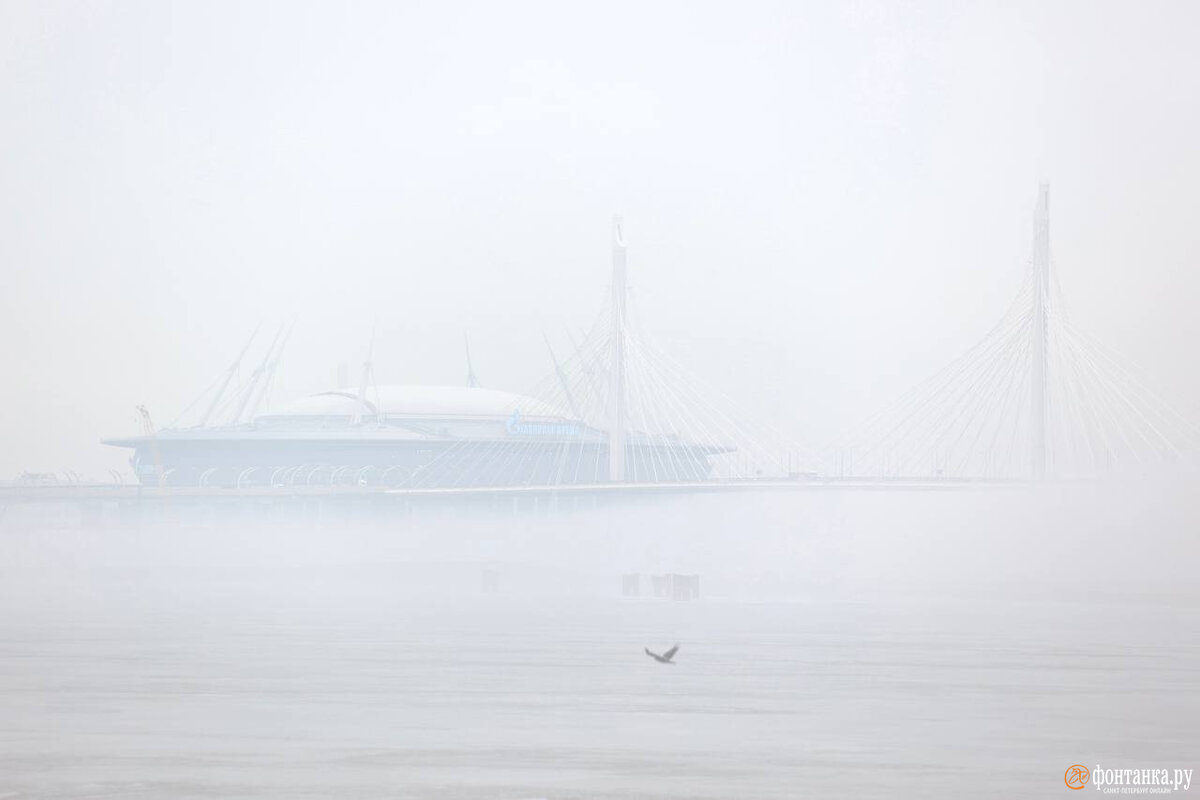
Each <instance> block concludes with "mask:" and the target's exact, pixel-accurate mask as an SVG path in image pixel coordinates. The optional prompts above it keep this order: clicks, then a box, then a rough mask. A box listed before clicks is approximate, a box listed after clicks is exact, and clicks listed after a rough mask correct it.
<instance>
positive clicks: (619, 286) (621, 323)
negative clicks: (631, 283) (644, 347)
mask: <svg viewBox="0 0 1200 800" xmlns="http://www.w3.org/2000/svg"><path fill="white" fill-rule="evenodd" d="M625 299H626V291H625V232H624V230H622V224H621V218H620V217H614V218H613V270H612V343H611V345H610V346H611V348H612V353H611V363H610V367H611V369H612V375H611V378H612V380H611V381H610V391H611V392H612V397H611V398H610V400H609V409H610V416H611V419H610V420H609V427H608V479H609V480H610V481H624V480H625Z"/></svg>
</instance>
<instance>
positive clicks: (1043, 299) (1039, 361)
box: [1029, 183, 1050, 480]
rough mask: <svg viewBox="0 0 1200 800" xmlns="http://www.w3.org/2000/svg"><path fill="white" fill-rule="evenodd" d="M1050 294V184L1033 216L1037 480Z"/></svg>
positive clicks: (1037, 476)
mask: <svg viewBox="0 0 1200 800" xmlns="http://www.w3.org/2000/svg"><path fill="white" fill-rule="evenodd" d="M1049 297H1050V186H1049V185H1048V184H1045V183H1043V184H1042V185H1041V186H1040V187H1038V203H1037V211H1036V212H1035V213H1034V218H1033V321H1032V322H1033V351H1032V352H1033V358H1032V374H1031V375H1030V380H1031V384H1030V385H1031V387H1032V391H1031V392H1030V403H1031V405H1030V409H1029V412H1030V413H1029V420H1030V434H1031V435H1030V466H1031V470H1032V474H1033V478H1034V480H1042V479H1043V478H1045V477H1046V416H1047V415H1046V377H1047V367H1048V364H1047V362H1046V338H1047V333H1048V331H1047V305H1048V302H1049Z"/></svg>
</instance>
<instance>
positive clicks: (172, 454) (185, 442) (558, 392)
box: [0, 185, 1200, 499]
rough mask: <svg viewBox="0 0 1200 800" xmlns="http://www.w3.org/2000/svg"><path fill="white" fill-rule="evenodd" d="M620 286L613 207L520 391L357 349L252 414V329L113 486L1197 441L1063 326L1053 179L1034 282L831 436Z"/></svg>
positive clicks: (1115, 462) (350, 490)
mask: <svg viewBox="0 0 1200 800" xmlns="http://www.w3.org/2000/svg"><path fill="white" fill-rule="evenodd" d="M627 284H628V281H627V261H626V243H625V236H624V230H623V227H622V224H621V221H620V220H619V219H618V220H616V221H615V222H614V228H613V250H612V281H611V285H610V291H609V293H608V297H607V301H606V302H605V303H604V305H603V307H602V308H601V309H600V311H599V313H598V314H597V315H596V317H595V320H594V322H593V323H592V325H591V326H590V328H589V329H587V330H586V331H581V332H580V334H579V336H578V337H569V346H563V344H562V343H560V344H559V348H558V350H555V349H554V348H553V347H552V346H551V343H550V342H549V340H547V342H546V346H547V349H548V355H549V356H550V363H551V364H552V366H553V368H552V370H551V371H550V372H549V373H548V374H547V375H546V377H545V378H544V379H543V380H542V381H540V382H539V383H538V385H536V386H534V387H533V388H532V389H530V390H529V391H528V392H526V393H524V394H520V395H517V394H510V393H507V392H499V391H495V390H489V389H485V388H480V386H479V380H478V378H477V376H476V374H475V371H474V368H473V366H469V367H468V380H467V385H466V386H463V387H383V388H381V387H379V386H377V385H375V384H374V370H373V368H372V365H371V356H370V355H369V354H368V357H367V360H366V362H365V363H364V365H363V370H362V377H361V381H360V382H359V385H358V387H357V388H355V387H344V388H339V389H338V390H335V391H332V392H324V393H319V394H317V395H313V396H311V397H309V398H304V399H302V400H301V401H299V403H298V404H293V405H294V407H293V408H292V410H291V412H290V413H287V414H280V413H278V412H275V411H267V412H264V413H263V414H261V415H256V410H257V409H258V408H259V407H260V406H264V405H266V406H269V405H270V403H269V399H267V398H268V396H269V393H270V387H271V385H272V377H273V375H274V373H275V370H276V368H277V367H278V364H279V361H280V357H281V353H282V349H283V345H284V344H285V343H286V340H287V338H288V332H287V331H285V330H281V331H280V333H279V334H278V335H276V337H275V340H274V341H272V342H271V344H270V347H269V348H268V350H267V353H266V355H265V356H264V357H263V358H262V360H261V362H260V363H259V366H258V367H257V368H256V369H255V370H254V371H253V373H252V374H251V376H250V380H249V381H248V382H247V383H246V384H245V385H243V386H241V387H235V388H234V390H233V391H231V392H227V391H226V390H227V389H229V388H230V387H231V383H232V382H233V378H234V376H235V375H236V374H237V372H238V365H239V364H240V362H241V360H242V356H244V355H245V354H246V350H247V349H248V347H249V344H247V348H243V352H242V354H241V355H240V356H239V357H238V359H237V360H236V361H235V362H234V364H233V365H232V366H231V367H230V369H229V370H228V371H227V372H226V373H225V374H224V375H223V376H222V377H221V378H220V379H219V380H218V381H217V382H216V384H214V388H213V389H212V390H211V393H209V394H205V395H202V396H201V397H200V398H198V399H197V403H196V404H195V405H196V407H197V408H199V409H202V416H201V418H200V421H199V423H198V424H194V425H192V426H190V427H184V428H179V427H176V426H172V427H170V428H167V429H162V430H156V429H154V427H153V425H152V423H151V422H150V418H149V414H148V412H145V410H144V409H141V411H142V414H143V422H144V426H145V432H144V435H142V436H139V437H126V438H124V439H121V440H112V441H111V442H110V443H113V444H117V445H118V446H123V447H130V448H134V449H135V456H134V459H133V462H134V466H135V471H136V472H137V475H138V478H139V481H140V485H139V486H137V487H126V488H124V489H117V487H107V489H108V490H113V489H116V490H117V491H118V492H126V493H128V492H131V491H136V492H137V493H138V494H137V496H138V497H143V496H159V495H161V496H162V497H164V498H167V497H175V496H178V497H187V498H199V497H209V496H216V495H220V496H233V495H238V494H241V495H245V496H246V497H250V498H255V499H257V498H262V497H272V496H279V497H284V496H288V497H303V498H311V497H320V496H339V497H354V496H377V495H380V494H388V495H396V496H403V497H417V496H436V497H462V496H466V495H492V496H503V495H511V496H513V497H514V498H515V497H519V496H525V495H531V494H532V495H538V494H546V493H549V494H557V495H561V496H565V495H568V494H569V495H573V496H575V497H576V498H578V497H579V496H580V495H581V494H582V495H586V494H593V495H596V494H602V493H609V494H611V493H613V492H620V493H628V492H658V491H664V492H679V491H684V492H701V491H726V490H738V489H766V488H780V489H793V488H806V489H814V488H860V489H872V488H905V489H909V488H952V487H956V486H979V485H1010V484H1013V483H1023V482H1040V481H1049V480H1077V479H1087V478H1092V477H1097V476H1100V475H1104V474H1106V473H1109V472H1114V471H1121V472H1128V471H1130V470H1131V469H1135V470H1136V469H1139V468H1143V469H1144V468H1152V467H1154V466H1155V465H1160V464H1170V463H1174V462H1187V463H1192V462H1191V458H1192V454H1194V453H1195V452H1196V447H1197V444H1198V443H1200V433H1198V432H1197V429H1196V427H1195V426H1193V425H1192V424H1191V423H1190V422H1189V421H1188V420H1187V419H1185V418H1184V417H1183V416H1182V415H1180V414H1179V413H1177V412H1175V411H1174V410H1173V409H1172V408H1171V407H1170V406H1169V405H1168V404H1167V403H1166V402H1164V401H1163V400H1162V399H1160V398H1159V397H1158V396H1157V395H1156V394H1154V392H1152V391H1151V390H1150V389H1148V388H1147V386H1146V384H1145V382H1144V381H1142V380H1141V379H1140V378H1139V377H1138V376H1137V374H1136V373H1135V372H1134V371H1133V370H1132V369H1131V368H1129V367H1127V366H1125V365H1124V364H1122V362H1121V360H1120V359H1119V358H1118V357H1117V356H1116V355H1115V354H1113V353H1112V352H1111V351H1110V350H1108V349H1107V348H1105V347H1104V346H1102V345H1101V344H1099V343H1098V342H1096V341H1095V340H1094V339H1092V338H1091V337H1089V336H1088V335H1087V334H1086V333H1084V332H1083V331H1081V330H1080V329H1079V328H1078V327H1076V326H1075V325H1074V324H1072V322H1071V320H1070V318H1069V316H1068V313H1067V307H1066V303H1065V301H1064V299H1063V292H1062V289H1061V287H1060V286H1059V282H1058V279H1057V276H1056V274H1055V270H1054V262H1053V258H1052V251H1051V246H1050V194H1049V189H1048V187H1047V186H1044V185H1043V186H1042V187H1041V188H1040V191H1039V194H1038V199H1037V205H1036V210H1035V214H1034V226H1033V247H1032V251H1031V255H1030V259H1029V264H1028V270H1027V271H1026V275H1025V280H1024V283H1023V285H1022V286H1021V287H1020V289H1019V291H1018V292H1017V294H1016V296H1015V298H1014V299H1013V301H1012V303H1011V304H1010V306H1009V307H1008V309H1007V311H1005V313H1004V314H1003V315H1001V317H1000V319H999V321H998V322H996V324H995V325H994V326H993V327H992V329H991V330H990V331H989V332H988V333H987V334H986V335H985V336H984V337H983V338H982V339H981V340H980V341H978V342H977V343H975V344H974V345H973V346H972V347H970V348H969V349H968V350H967V351H966V352H965V353H964V354H963V355H962V356H961V357H959V358H958V359H956V360H954V361H953V362H952V363H950V364H948V365H947V366H946V367H944V368H943V369H942V370H940V371H939V372H938V373H937V374H935V375H934V376H933V377H931V378H930V379H928V380H927V381H925V382H923V383H921V384H919V385H917V386H916V387H914V388H913V389H912V390H911V391H909V392H908V393H906V394H905V395H904V396H902V397H900V398H899V399H898V400H897V401H896V402H895V403H894V404H892V405H891V406H889V407H887V408H885V409H883V410H881V411H880V412H879V413H877V414H876V415H874V416H873V417H871V418H870V419H869V420H867V421H866V423H865V424H863V425H862V426H861V427H860V428H859V429H857V430H856V431H854V432H852V433H850V434H847V435H845V436H844V437H842V438H841V440H839V441H838V442H836V443H835V444H834V445H833V446H831V447H824V448H822V449H817V448H814V447H811V446H805V445H803V444H801V443H797V442H795V441H793V440H792V439H791V438H790V437H788V436H786V435H784V434H782V433H780V432H778V431H776V430H772V429H771V428H770V427H768V426H767V425H764V424H762V423H761V422H758V421H756V418H755V417H754V416H753V415H751V414H747V413H744V412H742V411H740V410H739V409H738V408H737V404H736V402H735V401H733V400H731V399H730V398H728V397H725V396H723V395H721V394H720V393H718V392H715V391H714V390H712V389H711V388H709V387H706V386H704V385H702V384H701V383H700V382H699V381H697V380H696V379H694V378H693V377H691V376H690V375H689V374H688V372H687V370H686V369H684V368H682V367H681V366H680V364H679V363H677V362H676V361H675V360H673V359H672V358H671V357H669V356H668V355H666V354H665V353H663V352H662V351H661V350H659V349H658V348H656V347H655V346H654V345H653V343H652V342H651V341H650V337H649V336H648V335H647V334H646V330H645V327H644V326H643V324H642V321H641V319H640V316H639V314H638V311H637V307H636V304H635V303H633V302H631V298H630V292H629V290H628V285H627ZM342 383H343V384H344V383H345V382H344V381H343V382H342ZM389 388H390V393H389V391H385V389H389ZM418 406H419V407H420V409H424V411H423V413H420V414H418V413H416V409H417V407H418ZM430 408H436V409H437V410H436V411H435V412H429V411H428V409H430ZM217 419H220V420H221V422H216V423H214V422H212V420H217ZM93 490H94V491H96V492H100V493H101V494H103V492H104V491H105V490H106V489H105V487H99V486H97V487H92V488H91V489H88V490H86V491H84V489H83V487H80V486H78V485H74V486H72V485H58V486H53V487H45V486H43V487H29V486H15V487H2V488H0V495H2V496H3V497H4V498H8V499H13V498H26V496H28V497H49V496H51V495H55V494H61V495H63V496H64V497H68V499H69V498H71V497H75V496H76V495H79V494H80V492H81V491H83V494H85V495H86V494H87V493H88V492H92V491H93ZM88 496H89V497H90V496H91V495H88Z"/></svg>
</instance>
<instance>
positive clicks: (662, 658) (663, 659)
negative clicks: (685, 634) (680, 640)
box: [645, 645, 679, 664]
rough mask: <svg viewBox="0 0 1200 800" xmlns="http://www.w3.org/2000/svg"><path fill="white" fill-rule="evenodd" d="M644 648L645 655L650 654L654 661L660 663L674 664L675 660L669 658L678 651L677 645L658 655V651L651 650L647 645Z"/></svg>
mask: <svg viewBox="0 0 1200 800" xmlns="http://www.w3.org/2000/svg"><path fill="white" fill-rule="evenodd" d="M645 650H646V655H648V656H650V657H651V658H653V659H654V660H655V661H657V662H658V663H660V664H674V663H675V662H674V661H672V660H671V659H672V658H674V657H675V654H676V653H678V652H679V645H675V646H674V647H672V648H671V649H670V650H668V651H667V652H665V653H663V654H662V655H659V654H658V653H655V652H653V651H652V650H651V649H650V648H649V647H647V648H645Z"/></svg>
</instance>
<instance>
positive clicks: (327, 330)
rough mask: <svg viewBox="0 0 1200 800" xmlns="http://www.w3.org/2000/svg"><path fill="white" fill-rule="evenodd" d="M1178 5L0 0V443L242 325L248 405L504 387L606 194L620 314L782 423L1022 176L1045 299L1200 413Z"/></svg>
mask: <svg viewBox="0 0 1200 800" xmlns="http://www.w3.org/2000/svg"><path fill="white" fill-rule="evenodd" d="M1195 15H1196V11H1195V10H1194V9H1193V8H1192V7H1191V6H1190V5H1189V4H1183V3H1180V4H1171V3H1162V4H1154V5H1152V6H1151V7H1149V8H1137V7H1133V6H1126V5H1117V4H1100V5H1097V4H1094V3H1084V4H1072V3H1060V4H1053V5H1050V6H1047V5H1046V4H1042V3H994V4H977V3H976V4H969V5H964V4H954V3H945V4H939V3H930V4H911V5H907V6H903V7H893V6H892V5H890V4H884V3H879V4H875V3H853V4H844V5H834V6H826V5H822V4H811V5H804V6H795V5H794V4H786V3H780V4H757V3H752V4H742V5H739V6H738V7H737V8H736V9H732V8H724V7H721V6H716V5H700V6H691V5H689V6H687V7H686V8H684V7H681V6H678V5H672V4H661V5H654V6H652V7H646V6H644V5H643V4H622V3H609V4H605V5H602V6H596V7H595V8H592V9H580V8H564V7H561V6H559V5H557V4H552V3H547V4H542V5H528V4H518V5H516V6H513V5H506V6H504V7H503V8H501V7H497V6H492V5H488V4H472V5H468V4H462V5H457V6H455V7H453V8H444V7H440V6H438V5H435V4H402V5H395V4H384V3H379V4H371V3H359V4H355V5H353V6H352V7H350V8H343V7H341V6H337V5H334V4H328V5H320V4H294V3H278V4H272V3H254V4H238V5H236V6H235V5H232V4H230V5H226V6H221V7H219V8H213V7H212V6H209V5H205V4H167V3H144V4H138V3H122V4H119V5H108V4H75V3H20V2H10V3H5V4H4V7H3V9H2V10H0V37H2V38H0V53H3V54H4V55H3V69H0V110H2V113H3V116H4V125H3V126H2V127H0V146H2V147H3V150H4V153H5V158H4V159H3V161H2V162H0V210H2V212H3V213H0V226H3V228H0V264H2V265H3V270H4V274H5V291H4V293H3V303H4V306H3V309H2V310H0V326H2V327H0V334H2V335H3V338H4V340H5V341H6V342H7V343H8V345H7V346H6V347H5V348H3V351H2V353H0V359H3V360H2V361H0V374H4V375H5V376H7V377H8V384H9V385H10V387H11V388H12V390H11V391H9V392H8V393H7V395H8V398H7V400H8V409H7V413H6V414H5V415H4V418H3V421H0V425H3V440H4V442H5V447H4V448H3V452H2V453H0V474H8V475H12V474H15V473H17V472H19V471H22V470H33V471H55V470H63V469H74V470H77V471H79V472H81V473H85V474H95V475H104V474H105V471H106V470H107V469H110V468H124V467H125V466H126V464H125V455H124V454H123V453H121V452H119V451H114V450H111V449H110V448H104V447H100V446H99V445H98V444H97V440H98V439H99V438H100V437H101V436H102V435H116V434H121V433H127V432H132V431H134V430H136V429H137V420H136V416H135V415H134V412H133V406H134V405H135V404H138V403H143V404H145V405H146V406H147V407H148V408H149V409H150V411H151V412H152V413H153V414H154V415H155V419H156V420H157V421H159V422H160V423H161V424H165V423H166V422H169V421H170V420H172V419H173V418H174V417H175V415H176V414H177V413H178V412H179V411H180V410H182V409H183V408H184V407H185V406H186V405H187V404H188V403H189V402H190V401H191V400H192V399H193V398H194V397H195V396H196V395H197V394H198V393H199V392H200V391H201V390H202V389H203V388H204V387H205V386H207V385H209V384H210V383H211V382H212V381H213V380H214V379H215V378H216V377H217V376H218V374H219V373H220V372H221V371H222V370H223V369H224V368H225V367H226V366H227V364H228V363H229V362H230V360H232V358H233V356H234V355H235V354H236V352H237V350H238V349H239V348H240V347H241V345H242V344H243V342H244V341H245V339H246V337H247V336H248V335H249V332H250V331H251V330H252V329H253V328H254V326H255V324H256V323H258V322H259V321H260V320H266V321H267V322H268V323H271V324H273V323H275V322H278V321H281V320H288V319H295V321H296V325H297V327H296V332H295V334H294V338H293V340H292V342H291V343H290V344H289V347H288V351H287V354H286V357H285V359H284V362H283V364H282V365H281V372H280V380H281V384H280V390H279V392H278V393H277V399H279V400H287V399H290V398H293V397H296V396H298V395H302V394H306V393H308V392H310V391H316V390H321V389H328V388H331V386H332V383H333V376H334V374H335V370H336V365H337V364H338V363H339V362H341V361H349V362H350V363H352V364H358V363H359V362H360V361H361V360H362V358H363V357H364V353H365V350H366V347H367V342H368V340H369V337H370V331H371V328H372V327H375V328H377V331H378V334H377V335H378V345H377V352H376V362H377V368H378V370H379V373H380V376H381V378H382V379H384V380H386V381H388V382H410V383H446V382H451V383H458V382H460V381H461V380H462V379H463V376H464V375H465V364H464V363H463V361H464V360H463V355H462V335H463V332H464V331H467V332H470V333H471V334H472V336H473V337H474V342H475V358H476V361H477V365H476V366H477V370H478V371H479V373H480V377H481V379H482V380H483V381H484V382H485V384H486V385H489V386H493V387H499V388H506V389H509V390H512V391H522V390H524V389H526V388H528V387H529V386H530V385H531V384H532V383H533V382H534V381H535V380H537V379H538V378H540V377H541V376H542V375H544V374H546V373H547V372H548V371H549V369H550V365H549V363H548V361H547V359H546V356H545V350H544V346H543V344H542V339H541V334H542V331H543V330H545V331H546V332H547V333H548V334H549V335H551V336H552V337H555V341H557V342H558V343H560V345H561V346H565V343H564V339H563V335H564V331H565V330H566V329H567V328H577V327H578V326H580V325H583V324H585V323H586V322H587V321H588V320H590V319H591V316H592V315H593V314H594V313H595V311H596V310H597V308H598V306H599V302H600V300H601V299H602V298H603V296H604V292H605V290H606V286H607V280H608V265H609V255H608V243H609V228H610V219H611V217H612V215H613V214H614V213H621V214H623V215H624V216H625V218H626V225H627V228H628V231H629V233H628V239H629V242H630V257H629V258H630V282H631V287H632V291H633V292H634V296H635V298H636V300H637V302H638V303H639V305H640V306H641V309H642V315H643V318H644V319H645V321H646V325H647V326H648V327H649V328H650V329H651V330H652V331H653V332H654V334H655V340H656V341H658V342H660V343H661V344H662V345H663V347H664V348H665V349H668V350H670V352H672V353H674V354H675V355H676V356H677V357H678V358H680V359H686V362H687V364H688V365H689V366H691V367H693V368H694V369H693V372H695V373H697V374H698V376H699V377H701V378H703V379H704V380H705V381H706V382H708V383H709V384H712V385H715V386H717V387H718V388H720V389H722V390H723V391H725V393H726V394H729V395H731V396H733V397H735V398H736V399H737V400H738V401H739V403H740V404H741V405H742V407H744V408H746V409H747V410H748V411H752V412H754V413H756V414H761V415H763V416H765V417H768V418H769V419H770V420H771V421H772V422H773V423H774V424H775V425H776V426H777V427H780V428H783V429H786V430H788V431H791V432H794V434H795V435H796V436H798V437H800V438H803V439H804V440H805V441H809V442H812V443H813V444H814V445H825V444H828V443H829V441H830V440H831V439H833V438H834V435H835V433H836V432H838V431H841V430H844V429H847V428H850V427H853V426H854V425H856V424H857V423H859V422H860V421H861V420H862V419H863V418H864V417H865V416H867V415H868V414H869V413H871V412H872V411H874V410H875V409H876V408H878V406H879V405H880V404H881V403H883V402H884V401H885V400H886V399H888V398H890V397H894V396H896V395H897V394H899V393H900V392H902V391H903V390H904V389H906V388H907V387H908V386H910V385H912V384H913V383H915V382H916V381H918V380H919V379H921V378H923V377H925V376H926V375H928V374H930V373H931V372H933V371H934V370H936V369H937V368H938V367H940V366H941V365H942V364H944V363H946V362H947V361H948V360H949V359H950V358H952V357H954V356H956V355H958V354H959V353H961V352H962V351H963V350H964V349H966V348H967V347H968V346H970V345H971V344H972V343H973V342H974V341H975V340H976V339H977V338H978V337H979V336H980V335H982V334H983V333H984V332H985V331H986V330H987V329H988V328H989V327H990V326H991V325H992V323H993V322H994V321H995V319H996V318H998V316H999V315H1000V314H1001V313H1002V311H1003V309H1004V308H1005V306H1006V304H1007V303H1008V301H1009V300H1010V299H1011V298H1012V296H1013V295H1014V294H1015V292H1016V290H1017V288H1018V286H1019V284H1020V280H1021V276H1022V274H1023V273H1024V270H1025V268H1026V263H1027V261H1028V258H1029V252H1030V219H1031V214H1032V210H1033V204H1034V200H1035V198H1036V188H1037V184H1038V182H1039V181H1048V182H1050V183H1051V185H1052V187H1053V191H1054V198H1055V199H1054V214H1053V232H1052V237H1053V247H1054V256H1055V267H1056V269H1057V271H1058V274H1059V277H1060V280H1061V283H1062V285H1063V289H1064V292H1065V294H1066V296H1067V297H1068V298H1069V300H1070V303H1071V310H1072V313H1073V314H1074V316H1075V318H1076V320H1077V322H1078V323H1079V324H1080V326H1081V327H1082V328H1083V329H1085V330H1087V331H1089V332H1090V333H1091V334H1092V335H1093V336H1096V337H1097V338H1099V339H1100V340H1101V341H1103V342H1105V343H1106V344H1108V345H1109V346H1111V347H1114V348H1116V349H1118V350H1119V351H1120V352H1122V353H1123V354H1124V355H1126V356H1127V357H1128V359H1129V361H1130V362H1131V363H1133V364H1136V365H1138V366H1139V367H1140V368H1141V369H1142V370H1144V371H1145V372H1146V373H1147V377H1148V380H1149V382H1150V384H1151V385H1153V386H1155V387H1156V388H1157V389H1158V390H1159V391H1160V392H1161V393H1162V394H1163V395H1164V396H1165V397H1166V398H1168V399H1170V400H1171V401H1172V402H1173V403H1174V404H1175V405H1176V406H1177V407H1178V408H1180V409H1181V410H1183V411H1186V412H1189V413H1191V414H1192V417H1193V418H1195V416H1196V413H1195V412H1196V411H1197V409H1198V408H1200V385H1198V384H1197V381H1196V378H1195V371H1194V370H1190V369H1184V368H1182V365H1183V364H1184V363H1186V362H1187V361H1188V359H1187V355H1186V350H1185V349H1184V348H1185V347H1186V343H1188V342H1192V341H1196V340H1197V339H1198V338H1200V330H1198V329H1197V325H1198V324H1200V323H1197V321H1196V319H1195V315H1194V314H1192V313H1191V311H1192V308H1191V307H1192V304H1193V299H1194V298H1195V296H1196V291H1197V288H1198V287H1197V284H1196V280H1197V279H1196V277H1195V271H1194V270H1193V269H1192V268H1191V267H1192V266H1193V263H1194V260H1195V258H1196V254H1197V239H1196V232H1195V226H1194V225H1193V224H1192V219H1191V217H1192V210H1193V209H1194V208H1195V205H1196V191H1197V190H1196V188H1195V187H1197V186H1200V180H1198V178H1200V156H1197V154H1196V150H1195V148H1194V147H1193V146H1192V142H1193V141H1194V140H1195V135H1196V130H1197V123H1198V122H1200V119H1198V115H1200V110H1198V109H1197V107H1196V104H1195V102H1194V100H1193V98H1194V97H1196V96H1198V95H1200V91H1198V90H1200V87H1198V86H1197V81H1200V77H1198V76H1200V69H1198V68H1197V67H1198V65H1197V63H1196V60H1197V56H1196V54H1195V50H1194V47H1193V46H1192V44H1193V43H1192V40H1191V36H1190V29H1191V28H1192V27H1193V25H1194V23H1195V21H1196V20H1195Z"/></svg>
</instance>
